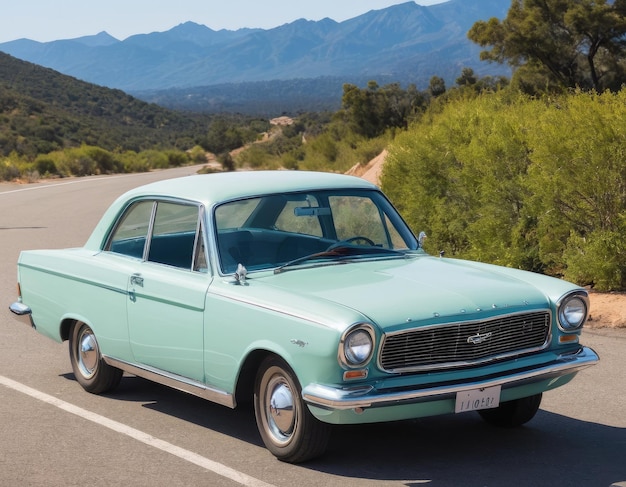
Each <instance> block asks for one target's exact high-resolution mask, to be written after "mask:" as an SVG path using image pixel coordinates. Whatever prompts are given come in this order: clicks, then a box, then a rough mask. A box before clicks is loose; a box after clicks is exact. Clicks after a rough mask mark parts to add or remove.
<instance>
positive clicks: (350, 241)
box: [326, 235, 376, 250]
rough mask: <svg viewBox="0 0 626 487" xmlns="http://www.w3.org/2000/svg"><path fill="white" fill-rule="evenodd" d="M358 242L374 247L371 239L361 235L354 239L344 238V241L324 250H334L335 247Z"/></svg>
mask: <svg viewBox="0 0 626 487" xmlns="http://www.w3.org/2000/svg"><path fill="white" fill-rule="evenodd" d="M359 241H361V242H365V243H366V244H367V245H370V246H372V247H375V246H376V244H375V243H374V241H373V240H372V239H369V238H367V237H363V236H362V235H355V236H354V237H350V238H346V239H344V240H340V241H339V242H335V243H334V244H332V245H330V246H329V247H328V248H327V249H326V250H332V249H336V248H337V247H341V246H342V245H345V244H351V243H354V242H359ZM357 245H363V244H362V243H361V244H357Z"/></svg>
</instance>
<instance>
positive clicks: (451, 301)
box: [250, 256, 573, 331]
mask: <svg viewBox="0 0 626 487" xmlns="http://www.w3.org/2000/svg"><path fill="white" fill-rule="evenodd" d="M533 281H539V282H540V283H541V285H542V286H541V287H542V289H543V290H544V292H542V291H540V290H539V289H538V288H537V286H536V284H537V283H536V282H533ZM250 286H251V287H257V286H259V287H262V288H265V287H266V286H269V287H271V288H272V289H273V290H274V291H275V292H276V293H278V295H275V296H273V299H272V300H275V301H274V304H276V303H277V302H282V303H284V305H285V306H291V305H293V304H290V303H293V302H294V301H293V300H292V299H291V298H290V296H293V297H295V296H297V300H296V301H297V302H299V303H300V304H302V303H305V304H304V305H305V306H310V307H311V308H312V310H311V311H312V312H314V313H319V312H320V311H319V308H320V307H321V308H322V309H323V308H325V306H324V305H328V304H330V303H334V304H335V305H337V306H342V307H347V308H350V309H352V310H354V311H357V312H358V313H359V314H361V315H362V316H363V317H364V318H365V319H368V320H371V321H373V322H375V323H377V324H378V325H380V326H382V327H384V328H385V329H387V331H392V330H393V328H395V327H402V326H406V323H407V322H422V323H427V322H441V321H442V320H446V319H447V320H452V319H454V320H457V319H458V320H460V319H463V320H471V319H480V318H482V317H485V316H493V315H496V314H505V313H513V312H520V311H529V310H534V309H545V308H547V307H549V306H550V298H549V297H548V295H547V294H546V293H547V292H551V293H553V294H555V295H556V296H560V295H562V294H563V293H564V292H566V291H565V290H566V289H567V290H569V289H571V288H572V287H573V286H572V285H571V284H569V283H565V282H564V281H561V280H559V279H554V278H549V277H546V276H539V275H537V274H533V273H529V272H524V271H516V270H513V269H507V268H504V267H498V266H491V265H486V264H479V263H475V262H467V261H461V260H455V259H439V258H434V257H430V256H426V257H415V258H411V259H400V260H398V259H393V260H383V261H364V262H353V263H348V264H344V265H330V266H324V267H317V268H296V269H293V270H290V271H288V272H284V273H281V274H278V275H273V276H267V277H264V278H261V279H259V280H258V281H257V282H254V281H253V280H252V279H251V280H250ZM250 291H252V290H250ZM265 291H268V289H265ZM253 293H254V292H253ZM263 294H265V295H266V297H268V296H267V294H266V292H264V293H263ZM271 294H274V293H271ZM281 295H282V296H281ZM307 298H308V299H307ZM314 307H317V308H318V309H313V308H314Z"/></svg>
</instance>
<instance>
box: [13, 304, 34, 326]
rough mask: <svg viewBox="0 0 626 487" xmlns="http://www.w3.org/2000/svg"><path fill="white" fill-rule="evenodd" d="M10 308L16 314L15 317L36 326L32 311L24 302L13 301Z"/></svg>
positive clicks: (26, 323)
mask: <svg viewBox="0 0 626 487" xmlns="http://www.w3.org/2000/svg"><path fill="white" fill-rule="evenodd" d="M9 309H10V310H11V312H12V313H13V314H14V315H15V318H16V319H17V320H18V321H19V322H21V323H24V324H25V325H28V326H31V327H33V328H35V323H34V322H33V314H32V311H31V309H30V308H29V307H28V306H26V305H25V304H24V303H22V302H21V301H16V302H14V303H11V305H10V306H9Z"/></svg>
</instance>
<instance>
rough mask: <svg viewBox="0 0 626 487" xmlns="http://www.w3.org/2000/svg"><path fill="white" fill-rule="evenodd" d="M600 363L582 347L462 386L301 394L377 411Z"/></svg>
mask: <svg viewBox="0 0 626 487" xmlns="http://www.w3.org/2000/svg"><path fill="white" fill-rule="evenodd" d="M598 360H599V357H598V355H597V354H596V353H595V352H594V351H593V350H592V349H591V348H587V347H583V348H581V349H580V350H579V351H578V352H576V353H572V354H563V355H559V357H558V358H557V359H556V360H555V361H554V362H552V363H550V364H547V365H543V366H540V367H538V368H536V369H532V370H525V371H520V372H512V373H510V374H508V375H505V376H503V377H497V378H494V379H485V380H475V381H472V382H464V383H462V384H453V385H442V386H435V387H429V388H426V389H418V387H419V386H416V389H415V390H410V391H406V390H404V391H401V392H379V391H376V390H375V389H374V388H373V387H372V386H356V387H352V388H349V389H340V388H338V387H330V386H326V385H322V384H309V385H308V386H306V387H305V388H304V389H303V391H302V396H303V398H304V401H305V402H306V403H308V404H310V405H311V406H317V407H320V408H322V409H329V410H338V411H340V410H348V409H356V408H363V409H365V408H375V407H383V406H392V405H393V406H401V405H404V404H412V403H419V402H428V401H435V400H441V399H447V398H452V397H454V395H455V394H456V393H457V392H461V391H467V390H470V389H481V388H486V387H493V386H498V385H499V386H502V389H507V388H510V387H517V386H521V385H525V384H533V383H535V382H541V381H544V380H547V379H552V378H557V377H561V376H564V375H568V374H574V373H576V372H578V371H579V370H582V369H584V368H586V367H589V366H591V365H594V364H595V363H597V362H598Z"/></svg>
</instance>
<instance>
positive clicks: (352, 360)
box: [339, 325, 374, 367]
mask: <svg viewBox="0 0 626 487" xmlns="http://www.w3.org/2000/svg"><path fill="white" fill-rule="evenodd" d="M339 352H340V357H339V358H340V361H341V362H342V363H343V364H344V365H346V366H348V367H361V366H363V365H365V364H366V363H367V362H368V361H369V360H370V359H371V358H372V353H373V352H374V330H373V329H372V327H371V326H369V325H357V326H356V327H354V328H351V329H350V330H348V331H347V332H346V333H345V334H344V336H343V338H342V340H341V346H340V350H339Z"/></svg>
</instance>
